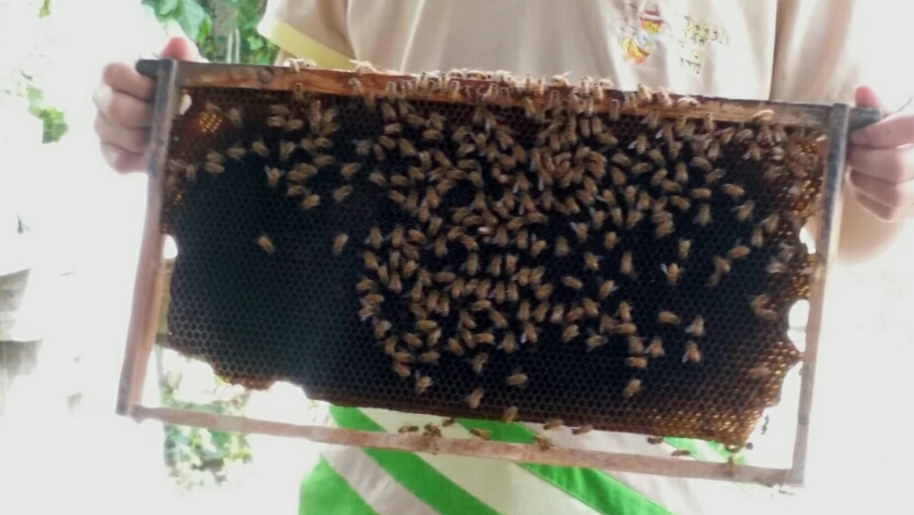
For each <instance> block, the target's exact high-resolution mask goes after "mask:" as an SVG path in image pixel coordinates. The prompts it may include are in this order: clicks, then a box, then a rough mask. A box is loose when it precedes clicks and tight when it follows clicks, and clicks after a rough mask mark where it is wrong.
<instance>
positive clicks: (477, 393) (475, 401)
mask: <svg viewBox="0 0 914 515" xmlns="http://www.w3.org/2000/svg"><path fill="white" fill-rule="evenodd" d="M485 393H486V391H485V390H483V389H482V388H477V389H475V390H473V391H472V392H471V393H470V395H468V396H467V398H466V401H467V405H469V406H470V409H476V408H478V407H479V403H480V402H482V396H483V394H485Z"/></svg>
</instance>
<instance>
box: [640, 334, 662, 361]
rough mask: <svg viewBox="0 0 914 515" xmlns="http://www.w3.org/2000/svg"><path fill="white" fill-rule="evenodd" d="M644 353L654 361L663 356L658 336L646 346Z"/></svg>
mask: <svg viewBox="0 0 914 515" xmlns="http://www.w3.org/2000/svg"><path fill="white" fill-rule="evenodd" d="M645 353H646V354H647V355H648V356H650V357H652V358H654V359H657V358H660V357H662V356H665V355H666V352H664V350H663V340H661V339H660V337H659V336H655V337H654V338H652V339H651V343H650V344H648V346H647V349H646V350H645Z"/></svg>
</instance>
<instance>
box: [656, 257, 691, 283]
mask: <svg viewBox="0 0 914 515" xmlns="http://www.w3.org/2000/svg"><path fill="white" fill-rule="evenodd" d="M660 269H661V270H663V273H664V274H666V282H667V283H669V284H670V285H671V286H675V285H677V284H679V276H680V275H681V274H682V272H684V271H685V269H680V268H679V264H677V263H671V264H670V265H669V266H668V265H665V264H661V265H660Z"/></svg>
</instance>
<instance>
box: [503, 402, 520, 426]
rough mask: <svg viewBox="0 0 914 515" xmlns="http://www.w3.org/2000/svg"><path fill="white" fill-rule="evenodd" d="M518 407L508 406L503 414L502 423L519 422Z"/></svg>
mask: <svg viewBox="0 0 914 515" xmlns="http://www.w3.org/2000/svg"><path fill="white" fill-rule="evenodd" d="M517 411H518V410H517V406H508V407H507V408H505V411H504V412H502V414H501V421H502V422H504V423H505V424H510V423H511V422H514V421H515V420H517Z"/></svg>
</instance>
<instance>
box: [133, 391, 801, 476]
mask: <svg viewBox="0 0 914 515" xmlns="http://www.w3.org/2000/svg"><path fill="white" fill-rule="evenodd" d="M132 416H133V418H134V419H136V420H138V421H141V420H145V419H154V420H159V421H161V422H165V423H168V424H179V425H187V426H194V427H204V428H208V429H216V430H220V431H230V432H238V433H259V434H267V435H273V436H282V437H289V438H306V439H308V440H311V441H314V442H321V443H328V444H337V445H348V446H353V447H370V448H376V449H387V450H395V451H408V452H424V453H430V454H450V455H457V456H470V457H477V458H494V459H500V460H509V461H519V462H525V463H542V464H546V465H558V466H568V467H586V468H594V469H600V470H605V471H620V472H634V473H639V474H654V475H661V476H670V477H684V478H698V479H717V480H726V481H734V482H740V483H758V484H762V485H770V486H773V485H781V484H784V481H785V478H786V477H787V475H788V472H789V471H787V470H784V469H774V468H763V467H752V466H745V465H736V464H728V463H708V462H701V461H695V460H693V459H689V458H659V457H655V456H639V455H635V454H622V453H612V452H603V451H590V450H583V449H568V448H562V447H553V448H551V449H548V450H542V449H540V448H539V447H537V446H536V445H533V444H515V443H502V442H492V441H483V440H478V439H475V438H474V439H469V438H438V437H428V436H422V435H409V434H391V433H375V432H368V431H353V430H349V429H339V428H335V427H323V426H313V425H298V424H288V423H282V422H273V421H268V420H259V419H251V418H245V417H235V416H229V415H219V414H215V413H204V412H200V411H190V410H180V409H172V408H149V407H145V406H134V407H133V410H132Z"/></svg>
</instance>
